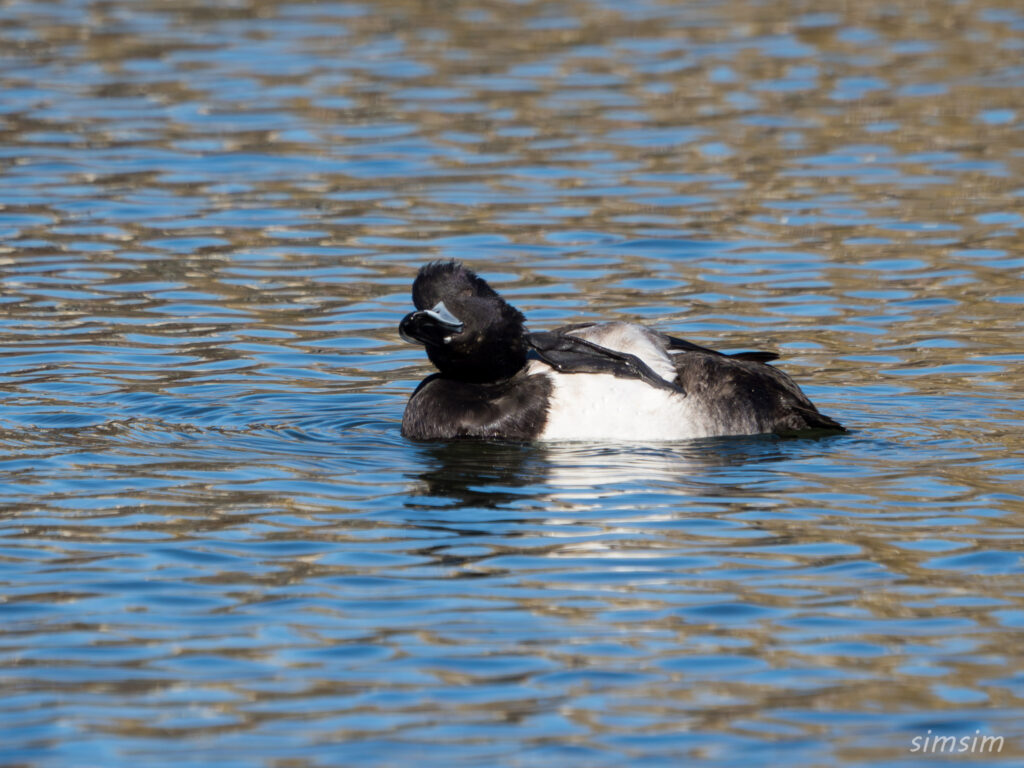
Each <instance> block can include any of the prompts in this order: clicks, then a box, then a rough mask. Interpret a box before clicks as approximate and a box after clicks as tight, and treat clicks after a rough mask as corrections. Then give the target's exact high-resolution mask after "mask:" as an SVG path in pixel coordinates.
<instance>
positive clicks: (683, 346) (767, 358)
mask: <svg viewBox="0 0 1024 768" xmlns="http://www.w3.org/2000/svg"><path fill="white" fill-rule="evenodd" d="M666 338H668V348H669V349H678V350H681V351H685V352H707V353H708V354H710V355H721V356H722V357H733V358H735V359H737V360H750V361H751V362H755V363H770V362H771V361H772V360H778V359H779V356H778V355H777V354H775V353H774V352H735V353H733V354H731V355H727V354H725V353H724V352H719V351H718V350H715V349H711V348H710V347H702V346H701V345H700V344H694V343H693V342H692V341H687V340H686V339H680V338H677V337H676V336H668V337H666Z"/></svg>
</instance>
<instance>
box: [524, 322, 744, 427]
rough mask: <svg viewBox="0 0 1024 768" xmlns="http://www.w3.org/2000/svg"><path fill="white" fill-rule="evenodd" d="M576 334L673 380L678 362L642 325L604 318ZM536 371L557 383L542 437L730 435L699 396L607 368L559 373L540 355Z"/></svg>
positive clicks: (533, 370)
mask: <svg viewBox="0 0 1024 768" xmlns="http://www.w3.org/2000/svg"><path fill="white" fill-rule="evenodd" d="M571 334H572V335H573V336H578V337H580V338H583V339H586V340H587V341H592V342H594V343H595V344H600V345H601V346H603V347H607V348H608V349H614V350H616V351H618V352H628V353H630V354H633V355H636V356H637V357H639V358H640V359H641V360H643V361H644V362H645V363H647V365H648V366H650V368H651V370H653V371H654V372H655V373H657V374H658V375H659V376H661V377H662V378H663V379H665V380H667V381H672V380H673V379H674V378H675V376H676V368H675V364H674V363H673V361H672V358H671V357H669V355H668V353H667V352H666V351H665V350H664V349H663V347H662V344H661V343H660V339H659V338H658V336H656V335H655V334H654V333H653V332H651V331H650V330H648V329H647V328H644V327H643V326H642V325H634V324H632V323H619V322H616V323H600V324H597V325H593V326H588V327H586V328H581V329H579V330H576V331H572V332H571ZM529 372H530V374H531V375H539V374H546V375H547V376H549V377H550V379H551V382H552V391H551V402H550V407H549V408H548V420H547V424H545V426H544V431H543V432H542V433H541V435H540V439H541V440H624V441H629V440H635V441H655V440H689V439H692V438H695V437H711V436H714V435H722V434H726V433H727V430H726V428H725V425H723V424H719V423H717V420H714V419H712V418H711V417H710V414H709V413H708V411H707V409H706V408H704V407H702V406H701V404H700V403H698V402H696V400H695V398H693V397H685V396H683V395H679V394H676V393H674V392H671V391H669V390H667V389H660V388H658V387H653V386H651V385H650V384H648V383H646V382H644V381H641V380H640V379H623V378H617V377H615V376H612V375H611V374H606V373H558V372H556V371H554V370H552V369H551V368H550V367H549V366H548V365H547V364H545V363H542V362H540V361H539V360H534V361H533V362H531V363H530V368H529Z"/></svg>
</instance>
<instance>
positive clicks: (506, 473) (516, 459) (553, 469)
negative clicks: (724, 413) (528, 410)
mask: <svg viewBox="0 0 1024 768" xmlns="http://www.w3.org/2000/svg"><path fill="white" fill-rule="evenodd" d="M807 442H808V441H807V440H780V439H778V438H775V437H771V436H757V437H744V438H713V439H705V440H692V441H684V442H677V443H664V444H655V445H641V444H629V443H623V444H605V443H499V442H486V441H461V442H448V443H422V444H418V446H417V450H418V451H419V452H420V455H421V457H422V464H423V466H424V470H423V471H422V472H421V473H419V474H418V475H416V480H417V481H418V485H419V488H418V492H419V494H420V495H421V496H426V497H432V498H434V499H438V500H441V499H444V500H447V501H448V502H449V505H450V506H453V507H455V508H462V507H468V506H472V507H482V508H487V509H496V508H501V507H505V506H507V505H509V504H511V503H514V502H521V501H523V500H524V499H532V500H533V501H535V502H548V503H550V504H551V505H553V506H556V507H557V508H558V509H559V510H560V511H564V510H565V509H566V508H567V506H568V507H571V506H573V505H574V504H580V505H582V506H588V505H590V504H592V503H594V502H595V501H597V500H601V499H607V498H608V497H610V496H615V495H619V494H623V493H627V492H645V491H660V492H662V493H665V494H668V495H676V496H693V495H716V496H717V495H728V494H731V493H733V492H735V490H736V489H735V488H731V487H730V485H731V483H730V479H729V478H730V477H733V478H734V480H735V483H736V484H740V485H741V484H742V476H743V474H744V473H742V472H736V471H730V470H737V469H742V468H743V467H754V466H757V465H762V464H765V463H769V462H777V461H782V460H784V459H787V458H792V453H793V449H794V448H795V449H796V450H799V447H798V446H799V444H806V443H807ZM723 470H726V471H724V472H723Z"/></svg>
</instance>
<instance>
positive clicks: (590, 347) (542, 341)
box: [526, 331, 686, 395]
mask: <svg viewBox="0 0 1024 768" xmlns="http://www.w3.org/2000/svg"><path fill="white" fill-rule="evenodd" d="M526 341H527V344H529V345H530V348H531V349H532V350H533V352H534V353H535V354H536V355H537V357H538V358H539V359H541V360H543V361H544V362H545V363H547V364H548V365H550V366H551V367H552V368H554V369H555V370H556V371H558V372H559V373H610V374H611V375H612V376H617V377H618V378H620V379H640V380H641V381H644V382H646V383H648V384H650V385H651V386H652V387H658V388H659V389H667V390H669V391H671V392H675V393H677V394H681V395H685V394H686V392H685V391H684V390H683V388H682V387H680V386H679V385H678V384H676V383H675V382H671V381H666V380H665V379H663V378H662V377H661V376H659V375H658V374H657V373H655V372H654V371H653V370H651V367H650V366H649V365H647V363H645V362H644V361H643V360H641V359H640V358H639V357H637V356H636V355H631V354H629V353H628V352H617V351H615V350H613V349H608V348H607V347H602V346H601V345H600V344H595V343H594V342H592V341H587V340H586V339H581V338H579V337H577V336H571V335H568V334H565V333H560V332H559V331H538V332H536V333H528V334H527V335H526Z"/></svg>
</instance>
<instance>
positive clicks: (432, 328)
mask: <svg viewBox="0 0 1024 768" xmlns="http://www.w3.org/2000/svg"><path fill="white" fill-rule="evenodd" d="M412 301H413V305H414V306H415V307H416V309H415V311H413V312H410V313H409V314H407V315H406V316H405V317H404V318H402V320H401V322H400V323H399V326H398V331H399V335H400V336H401V338H402V339H404V340H405V341H407V342H411V343H414V344H420V345H422V346H423V347H424V348H425V350H426V353H427V358H428V359H429V360H430V362H431V363H432V364H433V366H434V367H435V368H436V369H437V370H436V372H435V373H432V374H431V375H429V376H427V377H426V378H425V379H424V380H423V381H422V382H420V384H419V385H418V386H417V387H416V389H415V391H414V392H413V393H412V395H411V397H410V398H409V401H408V403H407V405H406V408H405V412H404V414H403V417H402V427H401V434H402V435H403V436H404V437H406V438H408V439H410V440H415V441H431V440H462V439H484V440H514V441H631V442H635V441H641V442H656V441H670V440H692V439H697V438H706V437H724V436H731V435H759V434H774V435H779V436H801V435H819V434H828V433H841V432H845V431H846V430H845V428H844V427H843V426H842V425H841V424H839V422H837V421H836V420H835V419H833V418H831V417H829V416H826V415H824V414H822V413H821V412H819V411H818V409H817V408H816V407H815V406H814V404H813V403H812V402H811V401H810V400H809V399H808V398H807V396H806V395H805V394H804V393H803V391H802V390H801V389H800V387H799V386H797V384H796V382H794V381H793V380H792V379H791V378H790V377H789V376H788V375H786V374H785V373H784V372H782V371H780V370H779V369H778V368H775V367H774V366H772V365H770V364H769V363H771V362H772V361H773V360H776V359H777V358H778V355H776V354H774V353H772V352H739V353H734V354H726V353H723V352H718V351H715V350H713V349H710V348H708V347H704V346H701V345H699V344H695V343H693V342H690V341H686V340H685V339H681V338H677V337H675V336H670V335H668V334H665V333H662V332H660V331H657V330H654V329H652V328H649V327H647V326H645V325H641V324H638V323H630V322H624V321H619V320H615V321H607V322H589V323H577V324H573V325H566V326H562V327H560V328H556V329H554V330H550V331H537V332H529V331H527V328H526V318H525V316H524V315H523V314H522V313H521V312H520V311H519V310H518V309H516V308H515V307H513V306H512V305H511V304H509V303H508V302H507V301H506V300H505V299H504V298H502V297H501V295H500V294H498V292H497V291H495V290H494V289H493V288H492V287H491V286H490V285H489V284H488V283H487V281H486V280H484V279H483V278H482V277H480V276H478V275H477V274H476V273H475V272H474V271H473V270H472V269H470V268H468V267H466V266H465V265H464V264H462V263H461V262H459V261H432V262H429V263H427V264H425V265H423V266H422V267H421V268H420V269H419V272H418V273H417V275H416V278H415V280H414V281H413V285H412Z"/></svg>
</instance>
